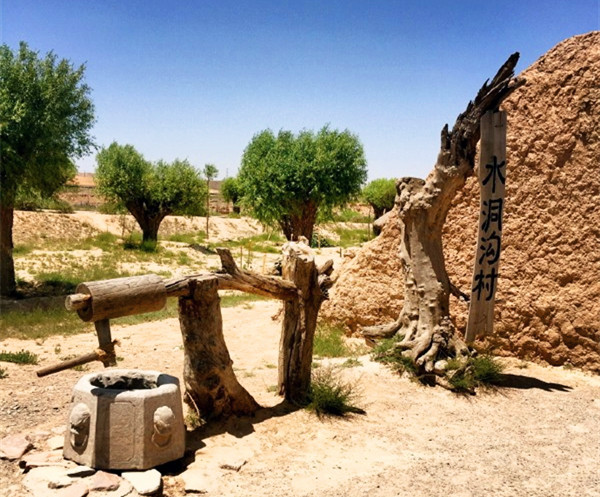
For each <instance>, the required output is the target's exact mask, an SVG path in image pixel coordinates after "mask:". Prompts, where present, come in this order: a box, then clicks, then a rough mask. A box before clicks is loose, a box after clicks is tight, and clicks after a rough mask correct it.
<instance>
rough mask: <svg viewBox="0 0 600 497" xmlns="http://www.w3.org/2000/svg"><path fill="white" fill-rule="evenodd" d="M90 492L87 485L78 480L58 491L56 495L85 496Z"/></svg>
mask: <svg viewBox="0 0 600 497" xmlns="http://www.w3.org/2000/svg"><path fill="white" fill-rule="evenodd" d="M89 493H90V490H89V488H88V487H87V485H86V484H85V483H83V482H81V481H78V482H75V483H73V484H72V485H70V486H68V487H66V488H61V489H60V491H59V492H57V493H56V497H85V496H86V495H88V494H89Z"/></svg>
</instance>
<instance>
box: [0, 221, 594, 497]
mask: <svg viewBox="0 0 600 497" xmlns="http://www.w3.org/2000/svg"><path fill="white" fill-rule="evenodd" d="M56 216H57V217H56V218H54V219H52V221H51V222H48V218H44V217H40V218H39V219H38V218H37V217H36V216H33V215H31V216H21V215H20V214H19V213H18V215H17V221H16V222H15V227H16V230H17V232H16V238H17V239H19V237H20V239H21V240H22V239H25V238H27V236H29V237H30V238H31V237H32V236H33V235H35V236H40V237H41V239H44V238H49V237H50V238H51V237H54V236H65V233H66V232H69V233H71V236H73V233H74V230H75V232H81V233H82V236H84V235H85V236H89V234H90V233H93V232H96V231H97V230H100V231H102V230H107V229H108V230H112V229H114V230H118V229H119V225H118V220H117V221H116V222H117V224H116V225H115V224H114V222H115V220H114V219H113V218H107V217H106V216H101V215H98V214H95V215H92V214H89V215H88V214H85V216H84V217H86V221H85V223H86V224H85V225H82V220H81V216H79V215H75V216H66V217H65V215H58V214H57V215H56ZM226 221H227V223H222V224H223V226H221V227H219V236H220V237H223V239H225V238H227V237H228V236H230V237H232V238H233V237H236V236H239V233H241V232H243V230H245V229H248V231H249V232H250V233H249V234H252V233H251V231H252V230H253V229H254V230H255V231H254V232H258V231H259V227H254V228H244V227H243V226H242V224H241V221H238V220H226ZM229 221H233V224H232V225H229ZM183 222H185V220H181V223H183ZM197 222H198V223H199V225H198V229H202V226H201V222H202V220H200V221H197ZM219 222H220V221H219V220H218V219H217V218H215V223H219ZM102 223H103V224H102ZM238 223H239V224H240V225H239V226H238V225H237V224H238ZM19 226H20V228H18V227H19ZM82 226H83V228H82ZM111 226H112V227H113V228H111ZM115 226H116V228H115ZM168 226H169V225H165V227H168ZM244 226H247V223H246V224H245V225H244ZM165 229H166V228H165ZM169 229H170V228H169ZM173 229H182V227H181V226H179V227H175V228H173ZM193 229H195V228H194V227H193ZM85 233H87V234H85ZM117 234H119V233H117ZM249 234H246V232H244V234H243V235H242V236H249ZM42 235H43V236H42ZM335 253H336V251H335V250H333V251H331V252H326V251H324V252H323V253H321V254H320V255H319V256H318V257H319V258H320V259H325V258H326V257H329V256H334V255H335ZM278 309H279V304H278V303H277V302H271V301H258V302H254V303H246V304H243V305H240V306H238V307H235V308H225V309H223V322H224V333H225V337H226V340H227V344H228V347H229V350H230V353H231V356H232V359H233V361H234V368H235V371H236V375H237V376H238V379H239V380H240V382H241V383H242V384H243V385H244V386H245V387H246V388H247V389H248V391H249V392H250V393H251V394H252V395H253V396H254V397H255V398H256V400H257V401H258V402H259V403H260V404H261V405H262V406H264V409H263V410H261V411H259V413H258V414H257V415H256V416H255V417H254V418H248V419H237V418H235V419H232V420H230V421H229V422H228V423H227V424H224V425H223V424H209V425H207V426H204V427H202V428H199V429H196V430H195V431H190V432H188V438H187V444H186V445H187V451H188V454H187V456H186V458H185V459H184V460H183V461H181V462H180V463H178V464H172V465H169V467H167V468H161V469H163V474H164V482H165V492H164V495H166V496H168V497H181V496H183V495H185V491H184V488H185V484H186V482H188V483H189V481H191V480H194V479H196V480H198V479H201V480H202V481H204V482H205V490H206V491H207V492H208V495H209V496H212V495H214V496H217V495H219V496H221V495H223V496H232V497H237V496H239V497H242V496H244V497H248V496H264V495H268V496H269V497H278V496H282V497H283V496H314V497H317V496H350V497H359V496H374V497H389V496H393V495H400V496H409V495H410V496H413V495H416V496H440V495H444V496H454V497H459V496H460V497H469V496H473V497H481V496H507V497H508V496H510V497H514V496H539V497H542V496H543V497H547V496H561V497H562V496H574V497H575V496H577V497H582V496H585V497H599V496H600V377H598V376H592V375H588V374H584V373H582V372H580V371H577V370H567V369H563V368H549V367H542V366H539V365H536V364H532V363H525V362H522V361H517V360H504V361H505V362H506V365H507V371H506V373H507V386H506V387H503V388H501V389H497V390H489V391H481V392H479V393H478V394H477V395H476V396H458V395H455V394H453V393H450V392H448V391H446V390H443V389H441V388H430V387H423V386H421V385H419V384H417V383H414V382H412V381H410V380H409V379H407V378H404V377H399V376H398V375H395V374H393V373H392V372H390V371H389V370H388V369H386V368H385V367H384V366H382V365H380V364H378V363H374V362H372V361H371V360H370V358H369V356H363V357H360V358H359V360H360V365H359V366H357V367H353V368H340V372H341V374H342V375H343V376H344V378H345V379H346V380H348V381H351V382H355V383H356V385H357V388H358V389H359V391H360V392H361V400H360V404H361V407H363V408H364V409H365V411H366V414H365V415H353V416H351V417H349V418H346V419H332V418H322V419H319V418H317V417H316V416H315V415H313V414H311V413H309V412H306V411H304V410H296V411H291V412H290V410H289V409H286V408H284V407H283V406H282V405H281V399H280V398H279V397H277V396H276V395H275V394H274V393H272V387H273V386H274V385H275V384H276V382H277V369H276V364H277V356H278V342H279V334H280V328H281V323H280V322H279V321H276V320H273V319H272V316H274V315H275V314H276V313H277V311H278ZM89 326H90V330H89V333H86V334H82V335H77V336H73V337H68V338H64V337H60V336H54V337H51V338H48V339H46V340H45V341H36V342H34V341H20V340H16V339H5V338H3V337H2V333H1V330H0V350H7V351H18V350H21V349H27V350H29V351H31V352H34V353H36V354H38V355H39V357H40V363H39V364H38V365H37V366H18V365H15V364H11V363H2V364H1V366H2V368H4V369H5V370H6V372H7V374H8V376H7V377H6V378H3V379H0V438H1V437H4V436H5V435H8V434H18V433H24V434H28V435H30V436H31V437H32V438H34V440H35V445H36V449H38V450H46V449H47V447H46V440H47V439H48V438H50V437H51V436H53V435H54V434H55V433H56V432H58V431H60V430H61V429H63V428H64V426H65V423H66V419H67V417H68V414H69V411H70V407H71V406H70V402H71V399H70V397H71V392H72V389H73V386H74V385H75V383H76V381H77V380H78V379H79V378H80V377H81V376H82V375H83V374H85V373H84V372H81V371H73V370H70V371H65V372H61V373H58V374H55V375H52V376H49V377H45V378H37V377H36V375H35V371H36V370H37V369H38V368H40V367H43V366H47V365H50V364H54V363H56V362H58V360H59V358H60V357H64V356H68V355H77V354H82V353H86V352H88V351H90V350H92V349H93V348H94V347H95V346H96V344H97V339H96V336H95V333H94V330H93V326H92V325H91V324H90V325H89ZM112 329H113V337H114V338H118V339H119V340H120V341H121V346H120V347H119V349H118V351H117V355H118V356H119V357H120V360H119V367H122V368H139V369H150V370H159V371H163V372H166V373H170V374H173V375H175V376H178V377H179V378H181V372H182V362H183V351H182V344H181V335H180V331H179V324H178V321H177V319H169V320H165V321H161V322H152V323H147V324H139V325H134V326H127V327H125V326H122V325H119V323H118V320H114V322H113V323H112ZM343 361H344V359H341V360H340V359H337V360H319V361H318V362H319V363H320V364H321V367H325V366H327V365H328V364H333V365H339V364H340V363H341V362H343ZM86 368H87V369H86V372H92V371H100V370H101V369H102V366H101V365H99V363H95V364H91V365H88V366H87V367H86ZM228 458H235V459H236V460H237V459H242V460H245V461H246V463H245V464H244V465H243V467H242V468H241V469H240V470H239V471H238V472H232V471H229V470H224V469H221V468H220V467H219V464H220V462H221V461H222V460H223V459H228ZM22 481H23V474H22V472H21V471H20V470H19V469H18V466H17V464H16V463H14V462H7V461H2V460H0V496H8V495H10V496H11V497H20V496H23V497H28V496H30V495H31V494H30V493H29V492H28V491H27V489H26V488H25V487H24V486H23V485H22ZM36 497H37V496H36ZM40 497H44V496H40Z"/></svg>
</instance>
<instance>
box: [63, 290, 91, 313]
mask: <svg viewBox="0 0 600 497" xmlns="http://www.w3.org/2000/svg"><path fill="white" fill-rule="evenodd" d="M91 298H92V296H91V295H88V294H86V293H75V294H73V295H67V298H66V299H65V308H66V309H67V311H78V310H79V309H83V308H84V307H87V306H88V305H91V302H90V300H91Z"/></svg>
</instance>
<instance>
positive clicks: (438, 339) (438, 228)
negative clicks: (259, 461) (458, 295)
mask: <svg viewBox="0 0 600 497" xmlns="http://www.w3.org/2000/svg"><path fill="white" fill-rule="evenodd" d="M518 59H519V54H518V53H515V54H513V55H511V56H510V57H509V59H508V60H507V61H506V62H505V63H504V65H503V66H502V67H501V68H500V69H499V71H498V73H497V74H496V76H495V77H494V78H493V80H492V81H491V82H490V83H489V84H488V81H486V82H485V83H484V85H483V86H482V88H481V89H480V90H479V92H478V93H477V96H476V97H475V100H474V101H472V102H469V105H468V106H467V108H466V110H465V111H464V112H463V113H462V114H460V115H459V116H458V118H457V120H456V123H455V124H454V127H453V128H452V131H449V130H448V125H446V126H444V128H443V129H442V136H441V150H440V153H439V155H438V158H437V162H436V164H435V166H434V168H433V170H432V171H431V173H430V174H429V176H428V177H427V179H426V180H422V179H418V178H401V179H400V180H398V182H397V184H396V189H397V195H396V205H397V208H398V215H399V224H400V231H401V235H400V236H401V240H400V260H401V266H402V269H403V273H404V284H405V291H404V306H403V309H402V311H401V312H400V316H399V317H398V319H397V320H396V321H395V322H394V323H391V324H389V325H381V326H373V327H369V328H365V329H364V330H363V334H364V335H365V336H367V337H391V336H394V335H395V334H396V333H398V334H399V335H401V336H402V337H403V338H402V339H401V340H400V341H399V342H398V343H397V345H396V347H397V348H398V349H400V350H402V351H403V352H402V355H404V356H406V357H408V358H410V359H412V360H413V361H414V363H415V365H416V366H417V374H420V375H422V374H427V373H432V372H434V371H435V372H439V367H438V368H436V367H435V364H436V361H438V360H439V359H445V358H448V357H455V356H457V355H459V354H467V353H468V349H467V347H466V345H465V344H464V342H463V341H462V339H461V338H459V337H457V336H456V335H455V329H454V326H453V324H452V322H451V320H450V309H449V296H450V293H452V292H453V290H456V289H455V287H453V286H452V285H451V284H450V281H449V278H448V273H447V272H446V267H445V264H444V254H443V247H442V228H443V226H444V223H445V221H446V216H447V214H448V211H449V209H450V206H451V203H452V200H453V199H454V197H455V195H456V194H457V192H458V191H459V190H460V189H462V188H463V186H464V185H465V182H466V180H467V178H468V177H469V176H471V175H472V174H473V167H474V163H475V154H476V147H477V142H478V141H479V136H480V124H479V123H480V119H481V116H483V114H485V113H486V112H487V111H490V110H491V111H494V110H497V109H498V108H499V106H500V104H501V103H502V101H503V100H504V99H505V98H506V97H507V96H508V95H510V94H511V93H512V92H513V91H514V90H515V89H516V88H517V87H519V86H521V85H522V84H523V83H524V80H522V79H517V78H514V68H515V66H516V64H517V61H518Z"/></svg>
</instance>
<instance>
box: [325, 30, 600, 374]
mask: <svg viewBox="0 0 600 497" xmlns="http://www.w3.org/2000/svg"><path fill="white" fill-rule="evenodd" d="M521 76H523V77H524V78H526V80H527V83H526V84H525V85H524V86H522V87H521V88H519V89H518V90H517V91H515V92H514V94H513V95H511V96H510V97H509V98H508V99H507V100H506V101H505V103H504V105H503V108H504V110H506V111H507V114H508V132H507V164H508V165H507V180H506V207H505V212H504V219H505V220H504V230H503V253H502V259H501V265H500V274H501V276H500V282H499V287H498V293H497V304H496V320H495V323H496V324H495V334H494V336H493V337H490V338H488V343H489V344H490V345H493V346H496V349H495V350H496V352H497V353H506V354H510V355H516V356H518V357H523V358H529V359H541V360H543V361H546V362H548V363H549V364H552V365H562V364H572V365H574V366H577V367H582V368H584V369H589V370H593V371H596V372H600V345H599V344H600V168H599V163H600V31H594V32H591V33H588V34H585V35H580V36H575V37H573V38H569V39H567V40H565V41H563V42H561V43H560V44H558V45H557V46H556V47H554V48H553V49H552V50H550V51H549V52H548V53H547V54H545V55H544V56H543V57H541V58H540V59H539V60H538V61H537V62H535V63H534V64H533V65H532V66H531V67H529V68H528V69H526V70H525V71H524V72H523V73H522V75H521ZM478 207H479V189H478V186H477V182H476V179H475V178H474V177H472V178H470V179H469V181H468V182H467V185H466V186H465V188H464V189H463V191H462V192H460V193H459V195H458V196H457V198H456V199H455V201H454V205H453V207H452V209H451V211H450V213H449V215H448V219H447V222H446V225H445V229H444V247H445V248H444V253H445V257H446V266H447V269H448V273H449V275H450V280H451V281H452V283H454V284H455V285H456V286H458V287H459V288H460V289H462V290H463V291H465V292H466V293H469V286H470V284H471V277H472V270H473V269H472V268H473V262H474V257H475V250H474V249H475V239H476V236H477V233H476V229H477V218H478ZM396 224H397V223H396V217H395V216H393V215H392V216H391V217H390V221H389V222H387V224H386V225H385V227H384V229H383V231H382V234H381V235H380V236H379V237H378V238H377V239H375V240H373V241H372V242H370V243H368V244H366V245H365V246H364V247H363V248H362V249H361V250H359V251H357V253H356V255H355V256H354V257H353V258H351V259H350V260H348V261H346V262H345V263H344V265H343V266H342V267H341V268H340V270H339V278H338V282H337V284H336V285H335V287H334V288H333V289H332V291H331V300H330V301H329V302H328V303H326V305H325V306H324V307H323V311H322V315H323V316H325V317H326V318H328V319H330V320H333V321H338V322H342V323H344V324H345V325H346V326H348V328H349V329H351V330H353V331H356V330H357V329H358V328H360V327H361V326H365V325H371V324H379V323H382V322H387V321H389V320H394V319H395V318H396V317H397V315H398V312H399V311H400V309H401V307H402V296H403V288H402V287H403V282H402V276H401V268H400V261H399V259H398V257H397V249H398V227H397V225H396ZM467 310H468V309H467V305H466V304H464V303H462V302H458V301H457V300H456V299H453V301H452V315H453V318H454V320H455V323H456V325H457V328H458V330H459V331H460V332H463V331H464V326H465V321H466V314H467Z"/></svg>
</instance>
